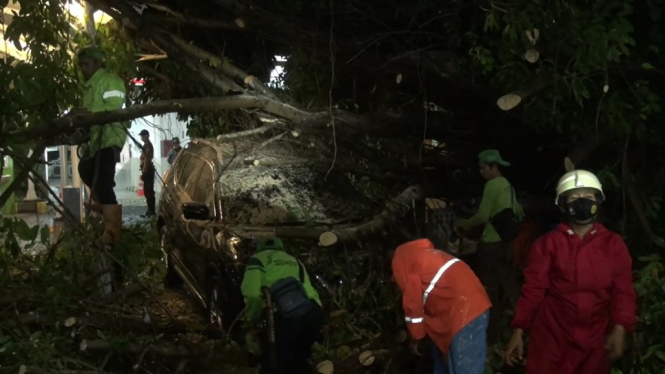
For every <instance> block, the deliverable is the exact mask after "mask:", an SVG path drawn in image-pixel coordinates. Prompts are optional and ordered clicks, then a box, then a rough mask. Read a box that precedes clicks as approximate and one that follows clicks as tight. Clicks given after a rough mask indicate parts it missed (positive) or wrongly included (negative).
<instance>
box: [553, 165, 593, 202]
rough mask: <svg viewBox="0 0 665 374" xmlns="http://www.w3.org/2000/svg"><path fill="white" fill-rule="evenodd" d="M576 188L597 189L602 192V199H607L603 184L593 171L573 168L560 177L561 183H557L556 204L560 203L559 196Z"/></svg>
mask: <svg viewBox="0 0 665 374" xmlns="http://www.w3.org/2000/svg"><path fill="white" fill-rule="evenodd" d="M576 188H593V189H596V190H598V192H600V197H601V199H602V200H601V201H604V200H605V194H604V193H603V186H602V185H601V184H600V181H599V180H598V178H597V177H596V176H595V175H594V174H593V173H592V172H589V171H586V170H573V171H570V172H568V173H566V174H564V175H563V177H561V179H559V183H558V184H557V185H556V201H555V204H557V205H559V198H560V197H561V195H562V194H563V193H564V192H568V191H570V190H574V189H576Z"/></svg>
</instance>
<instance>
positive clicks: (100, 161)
mask: <svg viewBox="0 0 665 374" xmlns="http://www.w3.org/2000/svg"><path fill="white" fill-rule="evenodd" d="M78 65H79V68H80V69H81V73H82V74H83V78H84V79H85V83H84V94H83V103H82V104H83V105H82V107H81V108H77V109H74V110H72V114H80V113H97V112H104V111H113V110H118V109H122V107H123V105H124V104H125V94H126V89H125V83H124V82H123V81H122V79H120V77H118V76H117V75H114V74H111V73H109V72H107V71H106V69H105V68H104V67H105V63H104V52H102V50H100V49H99V48H97V47H87V48H83V49H82V50H81V51H79V53H78ZM128 128H129V122H115V123H109V124H105V125H96V126H92V127H91V129H90V140H89V141H88V142H87V143H86V144H83V145H81V147H80V152H79V155H80V158H81V161H80V162H79V174H80V175H81V180H82V181H83V182H84V183H85V184H86V186H88V187H89V188H90V191H91V202H90V203H89V204H87V205H88V207H89V208H90V209H92V210H94V211H97V212H98V213H101V214H102V216H103V217H104V227H105V234H104V241H105V242H106V244H110V243H111V242H114V241H117V240H118V239H119V235H120V228H121V225H122V206H121V205H118V201H117V200H116V196H115V192H114V191H113V188H114V187H115V180H114V179H115V165H116V163H118V162H120V151H121V150H122V148H123V147H124V145H125V142H126V141H127V129H128Z"/></svg>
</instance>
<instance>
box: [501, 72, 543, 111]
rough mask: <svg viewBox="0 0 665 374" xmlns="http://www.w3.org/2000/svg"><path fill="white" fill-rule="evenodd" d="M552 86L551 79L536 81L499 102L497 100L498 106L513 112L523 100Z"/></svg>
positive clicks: (502, 97) (503, 97)
mask: <svg viewBox="0 0 665 374" xmlns="http://www.w3.org/2000/svg"><path fill="white" fill-rule="evenodd" d="M551 84H552V81H551V79H544V78H543V79H541V80H536V81H534V82H533V83H530V84H528V85H527V86H525V87H523V88H521V89H520V90H518V91H514V92H511V93H509V94H507V95H503V96H501V97H500V98H499V100H497V102H496V104H497V105H498V106H499V108H501V110H505V111H508V110H511V109H513V108H515V107H516V106H518V105H519V104H520V103H521V102H522V101H523V100H525V99H527V98H529V97H531V96H532V95H534V94H536V93H538V92H539V91H541V90H542V89H544V88H545V87H548V86H549V85H551Z"/></svg>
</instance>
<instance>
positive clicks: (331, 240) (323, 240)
mask: <svg viewBox="0 0 665 374" xmlns="http://www.w3.org/2000/svg"><path fill="white" fill-rule="evenodd" d="M336 243H337V235H335V233H333V232H329V231H328V232H324V233H323V234H321V236H319V246H321V247H329V246H331V245H335V244H336Z"/></svg>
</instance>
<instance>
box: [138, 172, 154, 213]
mask: <svg viewBox="0 0 665 374" xmlns="http://www.w3.org/2000/svg"><path fill="white" fill-rule="evenodd" d="M141 177H142V178H143V193H144V194H145V200H146V202H147V203H148V212H149V213H155V167H154V166H149V167H148V171H145V172H143V174H141Z"/></svg>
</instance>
